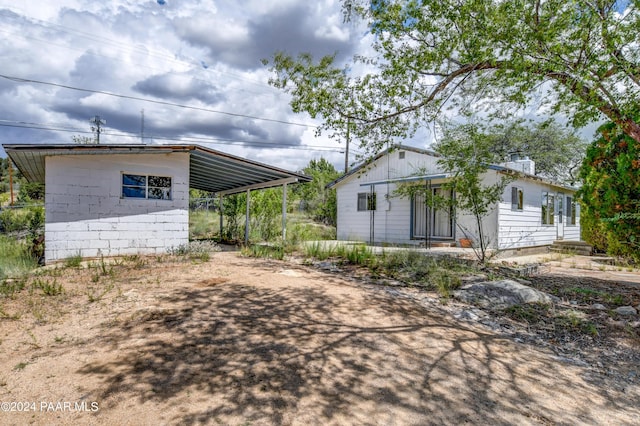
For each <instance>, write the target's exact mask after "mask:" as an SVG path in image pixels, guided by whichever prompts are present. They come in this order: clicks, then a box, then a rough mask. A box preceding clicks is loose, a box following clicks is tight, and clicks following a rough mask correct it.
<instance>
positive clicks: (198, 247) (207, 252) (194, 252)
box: [167, 241, 220, 262]
mask: <svg viewBox="0 0 640 426" xmlns="http://www.w3.org/2000/svg"><path fill="white" fill-rule="evenodd" d="M215 251H220V247H219V246H218V245H217V244H216V243H215V242H213V241H192V242H190V243H189V244H181V245H179V246H176V247H169V248H168V249H167V254H169V255H172V256H178V257H182V258H184V259H186V260H195V261H200V262H208V261H209V260H210V259H211V253H212V252H215Z"/></svg>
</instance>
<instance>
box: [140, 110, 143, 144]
mask: <svg viewBox="0 0 640 426" xmlns="http://www.w3.org/2000/svg"><path fill="white" fill-rule="evenodd" d="M140 143H144V108H142V109H141V110H140Z"/></svg>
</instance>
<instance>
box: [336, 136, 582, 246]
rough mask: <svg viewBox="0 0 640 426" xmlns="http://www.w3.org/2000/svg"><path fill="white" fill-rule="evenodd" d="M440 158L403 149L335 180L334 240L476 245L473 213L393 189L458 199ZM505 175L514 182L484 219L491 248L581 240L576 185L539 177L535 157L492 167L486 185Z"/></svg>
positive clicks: (417, 150) (395, 150)
mask: <svg viewBox="0 0 640 426" xmlns="http://www.w3.org/2000/svg"><path fill="white" fill-rule="evenodd" d="M437 159H438V154H437V153H435V152H433V151H428V150H422V149H418V148H413V147H408V146H402V145H400V146H396V147H394V148H393V149H391V150H385V151H383V152H382V153H380V154H378V155H377V156H375V157H374V158H372V159H371V160H370V161H367V162H366V163H364V164H361V165H359V166H358V167H356V168H354V169H353V170H351V171H350V172H349V173H347V174H345V175H343V176H342V177H340V178H339V179H337V180H335V181H334V182H332V183H330V184H329V185H328V186H329V187H333V188H335V189H336V194H337V203H338V220H337V228H338V229H337V238H338V239H339V240H356V241H366V242H370V243H374V244H383V243H390V244H425V243H427V244H429V245H431V244H444V245H453V244H454V243H455V244H460V243H459V240H460V239H462V238H470V239H471V240H472V241H473V240H475V241H477V238H478V236H477V235H475V234H474V233H473V232H475V231H473V230H475V229H476V227H475V226H474V223H473V221H472V218H471V217H470V216H467V215H462V214H453V212H450V211H444V210H435V209H430V208H428V207H427V206H426V204H425V200H424V196H423V195H418V196H414V197H402V196H398V195H396V193H395V192H394V191H395V190H396V188H397V187H398V185H399V184H400V183H402V182H415V183H420V184H424V185H425V189H426V190H427V191H433V193H434V194H439V195H445V196H455V194H445V191H446V190H445V189H444V188H443V187H442V184H443V183H444V182H446V181H447V179H448V176H447V175H446V174H445V173H444V172H443V171H442V169H441V168H440V167H439V166H438V164H437ZM505 174H506V175H510V176H512V177H513V179H514V180H513V181H511V182H510V183H509V184H508V186H507V187H506V188H505V191H504V194H503V197H502V201H501V202H500V203H498V204H497V205H496V206H495V208H494V209H493V210H492V211H491V212H490V213H489V214H488V215H487V216H486V217H485V218H484V222H483V228H484V230H485V232H486V233H487V235H488V236H489V238H488V240H489V243H490V246H491V247H493V248H499V249H516V248H523V247H537V246H546V245H550V244H552V243H553V242H554V241H556V240H569V241H579V240H580V209H579V205H578V204H577V203H576V201H575V189H574V188H569V187H566V186H562V185H560V184H557V183H553V182H550V181H548V180H545V179H542V178H540V177H538V176H536V175H535V165H534V163H533V162H532V161H531V160H517V161H514V162H510V163H505V164H504V165H501V166H497V165H492V166H490V168H489V170H488V171H487V172H486V173H485V175H484V176H483V182H484V183H486V184H491V183H495V182H498V180H499V179H500V178H501V176H503V175H505Z"/></svg>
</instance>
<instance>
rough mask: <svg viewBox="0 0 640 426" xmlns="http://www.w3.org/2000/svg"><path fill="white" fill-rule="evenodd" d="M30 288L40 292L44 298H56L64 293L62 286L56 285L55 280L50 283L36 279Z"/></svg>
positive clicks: (42, 279)
mask: <svg viewBox="0 0 640 426" xmlns="http://www.w3.org/2000/svg"><path fill="white" fill-rule="evenodd" d="M32 288H33V289H36V290H41V291H42V294H44V295H45V296H58V295H60V294H63V293H64V287H62V284H58V281H57V278H54V279H53V282H50V281H49V280H47V279H44V278H36V279H35V280H34V281H33V283H32Z"/></svg>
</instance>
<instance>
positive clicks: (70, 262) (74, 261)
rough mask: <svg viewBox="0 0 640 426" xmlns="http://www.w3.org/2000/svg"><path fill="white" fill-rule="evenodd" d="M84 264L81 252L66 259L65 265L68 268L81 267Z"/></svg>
mask: <svg viewBox="0 0 640 426" xmlns="http://www.w3.org/2000/svg"><path fill="white" fill-rule="evenodd" d="M80 265H82V254H80V252H78V253H76V254H74V255H73V256H70V257H67V258H66V259H65V260H64V266H65V267H67V268H79V267H80Z"/></svg>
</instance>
